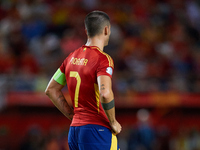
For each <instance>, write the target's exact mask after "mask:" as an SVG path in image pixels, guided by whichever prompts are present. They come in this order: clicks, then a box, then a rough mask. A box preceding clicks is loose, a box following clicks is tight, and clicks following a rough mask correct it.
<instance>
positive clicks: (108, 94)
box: [100, 90, 113, 103]
mask: <svg viewBox="0 0 200 150" xmlns="http://www.w3.org/2000/svg"><path fill="white" fill-rule="evenodd" d="M112 97H113V92H112V90H101V91H100V98H101V102H102V103H107V102H108V100H110V99H111V98H112Z"/></svg>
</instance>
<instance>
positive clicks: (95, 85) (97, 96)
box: [94, 83, 99, 114]
mask: <svg viewBox="0 0 200 150" xmlns="http://www.w3.org/2000/svg"><path fill="white" fill-rule="evenodd" d="M94 90H95V96H96V102H97V111H98V114H99V88H98V85H97V84H96V83H95V84H94Z"/></svg>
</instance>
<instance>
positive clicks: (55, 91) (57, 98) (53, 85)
mask: <svg viewBox="0 0 200 150" xmlns="http://www.w3.org/2000/svg"><path fill="white" fill-rule="evenodd" d="M63 87H64V85H61V84H59V83H58V82H56V81H55V80H54V79H53V78H52V79H51V80H50V82H49V84H48V86H47V88H46V90H45V93H46V95H47V96H48V97H49V98H50V99H51V101H52V102H53V104H54V105H55V106H56V107H57V108H58V109H59V110H60V111H61V112H62V113H63V114H64V115H65V116H66V117H67V118H68V119H70V120H72V119H73V115H74V110H73V109H72V107H71V106H70V105H69V104H68V103H67V101H66V99H65V97H64V95H63V93H62V91H61V90H62V88H63Z"/></svg>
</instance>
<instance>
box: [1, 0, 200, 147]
mask: <svg viewBox="0 0 200 150" xmlns="http://www.w3.org/2000/svg"><path fill="white" fill-rule="evenodd" d="M95 9H98V10H102V11H105V12H107V13H108V15H109V16H110V18H111V23H112V29H111V30H112V34H111V37H110V43H109V46H107V47H106V48H105V51H106V52H107V53H108V54H110V55H111V56H112V58H113V59H114V62H115V71H114V75H113V90H114V93H115V99H116V115H117V119H118V120H119V122H120V123H121V124H122V126H123V130H122V133H120V135H119V136H118V138H119V144H120V147H121V149H122V150H199V149H200V110H199V108H200V95H199V92H200V40H199V31H200V2H199V1H198V0H187V1H186V0H185V1H184V0H134V1H133V0H123V1H121V0H56V1H54V0H1V1H0V149H2V150H14V149H16V150H17V149H19V150H36V149H37V150H43V149H45V150H66V149H68V148H67V134H68V129H69V124H70V121H68V120H67V119H66V118H65V117H64V116H63V115H62V114H61V113H60V112H59V111H58V110H57V109H56V108H55V107H54V106H53V105H52V103H51V102H50V100H49V99H48V98H47V97H46V96H45V95H44V90H45V88H46V86H47V83H48V81H49V79H50V78H51V76H52V75H53V73H54V72H55V71H56V70H57V68H58V67H59V66H60V64H61V62H62V61H63V60H64V58H65V57H66V56H67V55H68V54H69V53H70V52H71V51H73V50H74V49H76V48H78V47H79V46H81V45H83V44H84V43H85V42H86V35H85V32H84V24H83V20H84V17H85V15H86V14H87V13H88V12H90V11H91V10H95ZM63 91H64V93H65V96H66V98H67V99H69V95H68V92H67V89H64V90H63Z"/></svg>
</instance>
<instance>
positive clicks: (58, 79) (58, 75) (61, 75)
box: [53, 68, 66, 85]
mask: <svg viewBox="0 0 200 150" xmlns="http://www.w3.org/2000/svg"><path fill="white" fill-rule="evenodd" d="M53 79H54V80H55V81H56V82H58V83H59V84H61V85H66V78H65V74H64V73H62V72H61V70H60V68H59V69H58V70H57V71H56V73H55V74H54V75H53Z"/></svg>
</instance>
